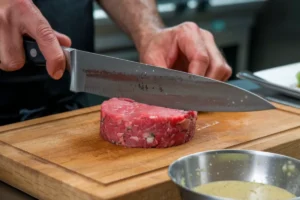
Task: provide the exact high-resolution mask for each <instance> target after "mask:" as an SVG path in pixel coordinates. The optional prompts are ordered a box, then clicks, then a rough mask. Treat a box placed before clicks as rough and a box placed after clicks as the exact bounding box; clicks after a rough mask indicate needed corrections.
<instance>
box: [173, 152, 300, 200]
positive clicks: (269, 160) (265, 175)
mask: <svg viewBox="0 0 300 200" xmlns="http://www.w3.org/2000/svg"><path fill="white" fill-rule="evenodd" d="M293 166H294V167H293ZM169 176H170V178H171V179H172V181H173V182H174V183H175V184H177V185H178V187H179V188H180V194H181V197H182V199H183V200H202V199H205V200H221V199H223V200H224V198H219V197H213V196H209V195H204V194H200V193H197V192H194V191H193V190H192V188H194V187H196V186H199V185H201V184H205V183H209V182H214V181H225V180H238V181H250V182H257V183H264V184H270V185H274V186H277V187H280V188H283V189H286V190H287V191H289V192H291V193H293V194H294V195H295V196H297V198H293V200H296V199H297V200H300V161H299V160H297V159H294V158H291V157H287V156H283V155H279V154H274V153H268V152H262V151H251V150H214V151H206V152H200V153H196V154H191V155H188V156H185V157H182V158H180V159H178V160H177V161H175V162H173V163H172V164H171V165H170V166H169Z"/></svg>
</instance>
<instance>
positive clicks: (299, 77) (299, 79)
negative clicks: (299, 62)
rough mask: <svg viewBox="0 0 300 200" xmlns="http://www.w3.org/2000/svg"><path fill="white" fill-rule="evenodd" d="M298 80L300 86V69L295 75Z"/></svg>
mask: <svg viewBox="0 0 300 200" xmlns="http://www.w3.org/2000/svg"><path fill="white" fill-rule="evenodd" d="M296 77H297V81H298V87H300V71H299V72H298V73H297V75H296Z"/></svg>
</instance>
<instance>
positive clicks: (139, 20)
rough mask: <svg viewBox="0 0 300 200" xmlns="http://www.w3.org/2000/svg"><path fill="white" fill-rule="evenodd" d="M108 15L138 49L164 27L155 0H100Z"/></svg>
mask: <svg viewBox="0 0 300 200" xmlns="http://www.w3.org/2000/svg"><path fill="white" fill-rule="evenodd" d="M98 2H99V3H100V5H101V6H102V7H103V8H104V9H105V11H106V12H107V13H108V15H109V16H110V17H111V18H112V19H113V20H114V21H115V22H116V23H117V24H118V25H119V26H120V27H121V28H122V30H123V31H124V32H125V33H127V34H128V35H129V36H130V37H131V38H132V39H133V41H134V43H135V45H136V47H137V48H138V49H139V48H140V46H141V45H142V44H143V43H144V42H146V41H147V38H149V37H151V35H152V34H153V33H155V32H157V31H159V30H160V29H161V28H162V27H163V22H162V20H161V18H160V16H159V13H158V11H157V8H156V3H155V0H98Z"/></svg>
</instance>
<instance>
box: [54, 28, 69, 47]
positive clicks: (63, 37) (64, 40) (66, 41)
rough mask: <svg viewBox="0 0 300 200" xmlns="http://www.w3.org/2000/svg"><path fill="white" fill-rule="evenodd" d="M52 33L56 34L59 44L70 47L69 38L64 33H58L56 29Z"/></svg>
mask: <svg viewBox="0 0 300 200" xmlns="http://www.w3.org/2000/svg"><path fill="white" fill-rule="evenodd" d="M54 34H55V36H56V38H57V39H58V42H59V43H60V45H61V46H64V47H71V44H72V42H71V39H70V38H69V37H68V36H66V35H65V34H62V33H59V32H57V31H54Z"/></svg>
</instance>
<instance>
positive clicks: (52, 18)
mask: <svg viewBox="0 0 300 200" xmlns="http://www.w3.org/2000/svg"><path fill="white" fill-rule="evenodd" d="M33 2H34V3H35V4H36V6H37V7H38V8H39V9H40V10H41V12H42V14H43V15H44V16H45V17H46V19H47V20H48V21H49V23H50V25H51V26H52V28H53V29H55V30H56V31H59V32H61V33H64V34H66V35H68V36H69V37H70V38H71V40H72V47H73V48H76V49H80V50H85V51H90V52H93V51H94V26H93V1H92V0H34V1H33ZM69 85H70V75H69V73H68V72H65V74H64V76H63V78H62V79H60V80H58V81H57V80H53V79H51V78H50V76H49V75H48V74H47V71H46V69H45V68H43V67H40V68H37V67H33V66H27V65H25V66H24V67H23V68H22V69H21V70H18V71H15V72H4V71H1V70H0V125H5V124H9V123H14V122H18V121H24V120H28V119H33V118H37V117H42V116H46V115H50V114H55V113H61V112H65V111H70V110H75V109H78V108H82V107H86V106H88V104H87V97H86V95H85V94H84V93H79V94H74V93H72V92H70V90H69Z"/></svg>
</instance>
